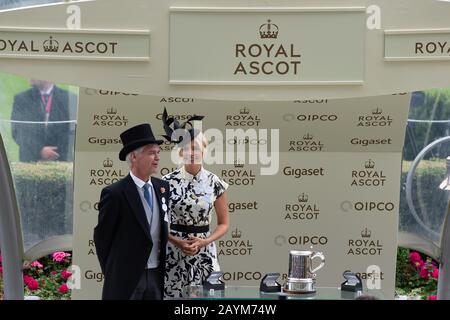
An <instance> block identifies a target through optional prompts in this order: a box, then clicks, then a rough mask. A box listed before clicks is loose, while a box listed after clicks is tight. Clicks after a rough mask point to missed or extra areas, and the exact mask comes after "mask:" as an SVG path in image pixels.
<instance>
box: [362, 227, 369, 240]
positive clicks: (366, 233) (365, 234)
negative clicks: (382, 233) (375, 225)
mask: <svg viewBox="0 0 450 320" xmlns="http://www.w3.org/2000/svg"><path fill="white" fill-rule="evenodd" d="M371 235H372V232H371V231H370V230H369V229H367V228H365V229H364V230H363V231H361V237H363V238H370V237H371Z"/></svg>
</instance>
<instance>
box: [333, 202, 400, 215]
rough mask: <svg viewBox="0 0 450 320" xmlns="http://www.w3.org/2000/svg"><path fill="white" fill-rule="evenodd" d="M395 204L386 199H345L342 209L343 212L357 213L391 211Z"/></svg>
mask: <svg viewBox="0 0 450 320" xmlns="http://www.w3.org/2000/svg"><path fill="white" fill-rule="evenodd" d="M394 209H395V204H394V203H393V202H385V201H348V200H346V201H343V202H342V203H341V210H342V211H343V212H357V213H389V212H392V211H394Z"/></svg>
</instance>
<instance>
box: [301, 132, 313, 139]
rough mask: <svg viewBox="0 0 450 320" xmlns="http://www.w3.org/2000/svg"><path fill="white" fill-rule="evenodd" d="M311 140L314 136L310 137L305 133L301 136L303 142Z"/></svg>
mask: <svg viewBox="0 0 450 320" xmlns="http://www.w3.org/2000/svg"><path fill="white" fill-rule="evenodd" d="M312 138H314V136H313V135H310V134H309V133H307V134H305V135H304V136H303V140H312Z"/></svg>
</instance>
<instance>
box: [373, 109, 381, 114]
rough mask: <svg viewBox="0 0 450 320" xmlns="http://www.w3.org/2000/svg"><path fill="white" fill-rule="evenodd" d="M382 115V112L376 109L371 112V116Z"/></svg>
mask: <svg viewBox="0 0 450 320" xmlns="http://www.w3.org/2000/svg"><path fill="white" fill-rule="evenodd" d="M382 113H383V110H382V109H380V108H376V109H374V110H372V114H376V115H378V114H382Z"/></svg>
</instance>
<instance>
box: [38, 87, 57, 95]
mask: <svg viewBox="0 0 450 320" xmlns="http://www.w3.org/2000/svg"><path fill="white" fill-rule="evenodd" d="M54 87H55V86H54V85H52V86H51V87H50V88H48V89H47V90H46V91H41V90H39V91H40V92H41V95H44V94H48V95H49V94H50V93H51V92H52V90H53V88H54Z"/></svg>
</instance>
